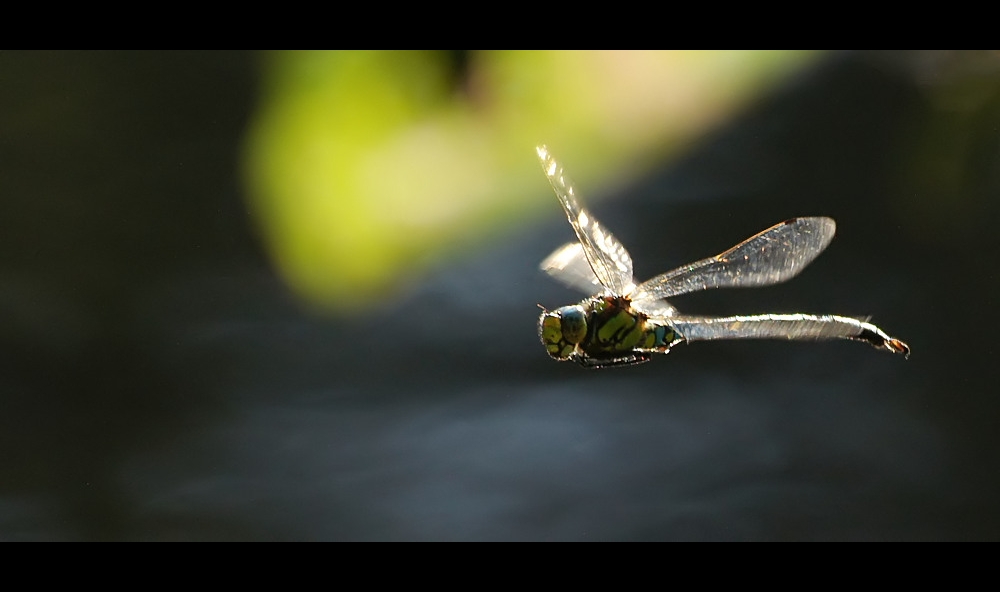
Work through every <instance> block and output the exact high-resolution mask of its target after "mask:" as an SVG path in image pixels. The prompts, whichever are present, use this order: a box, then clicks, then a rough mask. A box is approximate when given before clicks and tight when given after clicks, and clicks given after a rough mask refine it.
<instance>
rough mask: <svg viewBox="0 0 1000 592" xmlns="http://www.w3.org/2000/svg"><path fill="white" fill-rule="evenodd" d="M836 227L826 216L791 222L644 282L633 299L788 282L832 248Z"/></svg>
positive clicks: (640, 302)
mask: <svg viewBox="0 0 1000 592" xmlns="http://www.w3.org/2000/svg"><path fill="white" fill-rule="evenodd" d="M836 229H837V225H836V224H835V223H834V221H833V220H831V219H830V218H792V219H791V220H786V221H785V222H782V223H781V224H776V225H774V226H772V227H771V228H768V229H767V230H765V231H764V232H761V233H759V234H757V235H755V236H752V237H750V238H748V239H747V240H745V241H743V242H742V243H740V244H738V245H736V246H735V247H733V248H731V249H729V250H728V251H726V252H724V253H721V254H719V255H716V256H715V257H709V258H708V259H702V260H701V261H697V262H695V263H690V264H688V265H684V266H682V267H678V268H677V269H675V270H673V271H668V272H667V273H664V274H662V275H658V276H656V277H655V278H653V279H651V280H649V281H647V282H643V283H642V284H641V285H640V286H639V287H637V288H636V290H635V293H634V294H633V296H632V300H633V302H636V303H639V305H640V306H641V304H642V303H643V302H645V301H648V300H659V299H662V298H670V297H671V296H677V295H678V294H686V293H688V292H696V291H698V290H707V289H709V288H751V287H755V286H769V285H771V284H778V283H781V282H784V281H786V280H789V279H791V278H793V277H795V276H796V275H798V273H799V272H800V271H802V270H803V269H805V267H806V266H807V265H809V264H810V263H811V262H812V260H813V259H815V258H816V256H817V255H819V254H820V253H822V252H823V249H825V248H826V247H827V245H829V244H830V241H831V240H832V239H833V233H834V231H835V230H836Z"/></svg>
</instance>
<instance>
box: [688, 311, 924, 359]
mask: <svg viewBox="0 0 1000 592" xmlns="http://www.w3.org/2000/svg"><path fill="white" fill-rule="evenodd" d="M669 322H670V324H671V325H672V326H673V327H674V329H675V330H676V331H677V332H678V333H680V334H681V335H682V336H683V337H684V339H685V340H687V341H710V340H715V339H790V340H815V341H818V340H822V339H852V340H855V341H863V342H865V343H867V344H869V345H871V346H872V347H874V348H876V349H884V350H888V351H890V352H892V353H896V354H903V355H904V356H906V357H909V355H910V347H909V346H908V345H906V344H905V343H904V342H902V341H900V340H898V339H895V338H893V337H889V336H888V335H886V334H885V332H884V331H882V330H881V329H879V328H878V327H876V326H875V325H873V324H871V323H869V322H867V319H865V320H861V319H855V318H851V317H842V316H838V315H810V314H763V315H753V316H735V317H691V316H677V317H673V318H671V319H670V321H669Z"/></svg>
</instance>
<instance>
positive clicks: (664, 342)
mask: <svg viewBox="0 0 1000 592" xmlns="http://www.w3.org/2000/svg"><path fill="white" fill-rule="evenodd" d="M535 150H536V151H537V152H538V158H539V160H540V161H541V163H542V169H543V170H544V171H545V176H546V177H548V180H549V183H550V184H551V185H552V189H553V190H555V193H556V197H557V198H559V203H560V204H562V207H563V209H564V210H565V211H566V217H567V218H568V219H569V223H570V225H571V226H572V227H573V230H574V231H575V232H576V237H577V239H579V240H577V241H574V242H571V243H567V244H566V245H563V246H562V247H560V248H558V249H556V250H555V251H554V252H553V253H552V254H551V255H549V256H548V257H547V258H546V259H545V260H544V261H542V263H541V268H542V269H543V270H544V271H545V272H546V273H548V274H549V275H551V276H552V277H554V278H556V279H558V280H560V281H561V282H563V283H565V284H567V285H569V286H570V287H573V288H577V289H580V290H582V291H584V292H585V293H587V294H589V295H590V296H589V297H588V298H586V299H584V300H583V301H581V302H580V303H579V304H574V305H570V306H563V307H561V308H557V309H555V310H551V311H549V310H545V308H544V307H541V306H540V308H542V314H541V316H540V317H539V319H538V335H539V337H540V338H541V340H542V344H543V345H544V346H545V350H546V351H547V352H548V354H549V355H550V356H551V357H553V358H555V359H556V360H561V361H565V360H569V361H573V362H577V363H579V364H580V365H582V366H585V367H588V368H604V367H610V366H627V365H633V364H641V363H643V362H648V361H649V360H650V359H651V358H652V355H653V354H665V353H668V352H669V351H670V348H672V347H674V346H675V345H678V344H680V343H687V342H692V341H711V340H717V339H789V340H805V341H809V340H813V341H816V340H824V339H851V340H854V341H862V342H865V343H867V344H869V345H871V346H872V347H874V348H876V349H881V350H886V351H889V352H892V353H896V354H903V356H904V357H909V355H910V347H909V346H908V345H906V344H905V343H904V342H902V341H900V340H899V339H895V338H893V337H890V336H888V335H886V333H885V332H884V331H882V330H881V329H879V328H878V327H876V326H875V325H873V324H871V323H869V322H868V320H867V319H857V318H853V317H844V316H839V315H829V314H826V315H816V314H802V313H795V314H759V315H749V316H742V315H741V316H728V317H706V316H689V315H683V314H681V313H680V312H678V311H677V309H676V308H674V307H673V306H672V305H671V304H670V303H668V302H667V300H666V299H667V298H671V297H673V296H678V295H680V294H687V293H689V292H697V291H699V290H708V289H711V288H748V287H756V286H769V285H772V284H778V283H781V282H784V281H787V280H789V279H791V278H793V277H795V276H796V275H798V274H799V272H801V271H802V270H803V269H805V267H806V266H807V265H809V264H810V263H811V262H812V261H813V259H815V258H816V257H817V256H818V255H819V254H820V253H822V252H823V250H824V249H826V247H827V245H829V244H830V241H831V240H832V239H833V234H834V231H835V230H836V224H835V223H834V221H833V220H832V219H830V218H823V217H813V218H792V219H790V220H786V221H784V222H781V223H780V224H776V225H774V226H772V227H771V228H768V229H767V230H765V231H763V232H760V233H758V234H756V235H754V236H752V237H750V238H748V239H747V240H745V241H743V242H741V243H740V244H738V245H736V246H735V247H733V248H731V249H729V250H728V251H725V252H723V253H720V254H719V255H716V256H715V257H709V258H707V259H702V260H701V261H696V262H694V263H689V264H687V265H683V266H681V267H678V268H677V269H674V270H673V271H668V272H666V273H664V274H661V275H658V276H656V277H654V278H652V279H650V280H648V281H645V282H643V283H641V284H638V285H637V284H636V283H635V280H634V279H633V278H632V257H631V256H630V255H629V254H628V251H627V250H626V249H625V247H624V246H623V245H622V244H621V243H620V242H618V240H617V239H616V238H615V237H614V236H613V235H612V234H611V233H610V232H608V231H607V229H605V228H604V227H603V226H602V225H601V224H600V223H599V222H598V221H597V220H596V219H595V218H594V216H593V215H592V214H591V213H590V212H589V211H587V209H586V208H584V207H583V206H582V205H581V204H580V202H579V200H578V197H577V195H576V190H575V189H574V187H573V184H572V183H571V182H570V180H569V178H568V177H567V176H566V173H565V171H564V170H563V167H562V165H560V164H559V163H558V162H557V161H556V160H555V159H554V158H553V157H552V154H551V153H550V152H549V150H548V148H547V147H545V146H539V147H537V148H536V149H535Z"/></svg>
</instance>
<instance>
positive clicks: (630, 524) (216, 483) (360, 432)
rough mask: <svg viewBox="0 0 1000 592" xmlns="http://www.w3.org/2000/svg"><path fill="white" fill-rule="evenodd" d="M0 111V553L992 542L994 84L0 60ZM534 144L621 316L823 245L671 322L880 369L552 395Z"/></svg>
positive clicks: (512, 61)
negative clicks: (734, 318)
mask: <svg viewBox="0 0 1000 592" xmlns="http://www.w3.org/2000/svg"><path fill="white" fill-rule="evenodd" d="M578 59H579V60H580V61H575V60H578ZM660 60H665V61H660ZM672 60H675V61H672ZM595 64H596V65H595ZM427 72H431V73H436V74H434V75H433V76H431V75H428V74H427ZM560 72H561V73H562V74H559V76H566V78H565V79H563V78H558V77H557V74H554V73H560ZM566 72H569V73H570V74H571V75H568V74H566ZM523 73H527V74H523ZM661 75H662V76H663V78H658V76H661ZM0 80H2V84H0V206H2V209H0V247H2V248H0V352H2V354H3V355H2V356H0V458H2V462H0V539H3V540H25V539H57V540H63V539H69V540H79V539H84V540H94V539H98V540H100V539H143V540H147V539H152V540H161V539H169V540H174V539H179V540H192V539H198V540H201V539H249V540H261V539H306V540H313V539H335V540H453V539H457V540H480V539H485V540H493V539H504V540H507V539H513V540H607V539H612V540H634V539H640V540H647V539H649V540H659V539H683V540H716V539H723V540H731V539H735V540H785V539H793V540H800V539H823V540H825V539H852V540H854V539H893V540H894V539H963V540H964V539H996V538H997V536H998V534H1000V505H998V503H997V501H996V500H997V499H998V497H1000V477H998V474H997V471H996V470H995V467H996V466H997V464H998V462H1000V441H998V439H997V437H996V432H997V427H998V420H1000V405H998V402H997V394H996V388H995V387H994V386H993V382H992V380H991V374H990V373H989V372H988V370H989V364H990V363H991V362H992V358H993V357H994V355H995V353H996V349H995V348H994V346H993V344H992V341H993V337H994V335H996V334H997V332H998V329H1000V327H998V325H1000V323H998V322H997V320H996V316H995V315H994V309H995V307H994V306H993V304H994V302H995V296H994V295H995V294H996V293H997V289H998V288H1000V286H998V284H1000V276H998V274H997V272H996V270H995V269H994V264H993V262H994V261H996V260H997V258H998V255H1000V252H998V251H1000V242H998V240H997V235H996V230H995V228H996V225H997V223H998V221H1000V216H998V205H997V203H998V202H997V193H998V191H1000V131H998V130H1000V58H998V57H997V55H996V54H994V53H965V52H957V53H947V52H933V53H930V52H923V53H878V54H865V53H857V54H855V53H852V54H831V55H819V54H780V53H779V54H762V55H759V56H758V55H747V54H741V55H736V54H707V55H701V54H697V55H682V56H680V57H675V56H670V55H669V54H667V55H666V57H664V55H661V54H641V55H639V58H636V57H635V56H628V55H624V56H623V55H622V54H520V53H514V54H478V53H471V54H470V53H434V52H431V53H426V54H393V53H389V54H382V53H367V54H252V53H215V52H213V53H137V52H119V53H41V52H39V53H25V52H14V53H10V52H3V53H0ZM428 81H430V82H428ZM721 81H728V82H729V86H726V85H724V84H723V83H722V82H721ZM574 84H576V86H573V85H574ZM630 85H633V86H630ZM386 89H388V90H386ZM364 92H369V93H370V94H368V95H365V94H364ZM602 92H603V93H604V94H602ZM683 93H687V95H684V94H683ZM595 96H597V97H598V99H599V100H598V99H594V98H593V97H595ZM678 97H679V98H678ZM588 101H590V102H589V103H588ZM664 105H666V106H664ZM401 130H402V131H401ZM541 142H546V143H548V144H549V146H550V148H552V150H553V152H554V154H555V155H556V156H557V157H558V158H559V159H560V160H561V161H562V162H563V164H564V165H565V166H566V168H567V170H568V172H569V173H570V174H571V175H572V176H573V177H574V179H576V181H577V185H578V189H579V190H580V191H581V193H582V194H583V196H584V198H585V199H586V200H587V203H588V204H589V205H590V206H591V209H592V210H593V211H594V213H595V214H596V216H597V217H598V218H599V219H600V220H601V221H602V222H603V223H604V224H605V225H606V226H608V227H609V228H610V229H612V230H613V231H614V233H615V234H616V236H617V237H618V238H619V239H621V240H622V242H623V243H624V244H625V245H626V246H627V247H628V248H629V250H630V252H631V254H632V257H633V259H634V260H635V264H636V274H637V277H638V279H640V280H641V279H645V278H647V277H650V276H652V275H655V274H658V273H660V272H663V271H666V270H668V269H671V268H673V267H675V266H677V265H680V264H683V263H687V262H690V261H693V260H696V259H700V258H702V257H705V256H708V255H712V254H715V253H717V252H719V251H722V250H723V249H726V248H728V247H730V246H732V245H733V244H735V243H736V242H738V241H740V240H743V239H744V238H747V237H748V236H750V235H752V234H754V233H756V232H758V231H760V230H763V229H764V228H766V227H768V226H770V225H772V224H774V223H776V222H778V221H780V220H783V219H786V218H789V217H792V216H803V215H806V216H808V215H826V216H831V217H833V218H835V219H836V220H837V223H838V231H837V237H836V238H835V239H834V241H833V243H832V244H831V246H830V248H829V249H828V250H827V252H825V253H824V254H823V255H822V256H821V257H820V258H819V259H817V260H816V262H814V263H813V264H812V265H811V266H810V267H809V268H808V269H807V270H806V271H805V272H803V273H802V274H801V275H800V276H799V277H798V278H795V279H794V280H792V281H791V282H789V283H787V284H784V285H779V286H774V287H769V288H762V289H757V290H720V291H715V292H707V293H701V294H691V295H686V296H682V297H680V298H677V299H675V300H674V301H673V304H675V305H676V306H677V307H678V308H679V309H681V310H682V311H683V312H690V313H700V314H739V313H747V314H751V313H760V312H815V313H837V314H845V315H862V316H863V315H869V314H871V315H873V322H875V323H876V324H878V325H879V326H880V327H882V328H883V329H885V330H886V331H887V332H888V333H889V334H890V335H893V336H896V337H899V338H901V339H903V340H905V341H907V342H908V343H909V345H910V346H911V347H912V348H913V355H912V356H911V358H910V359H909V360H906V361H904V360H903V359H902V358H901V357H898V356H891V355H888V354H884V353H881V352H876V351H874V350H872V349H871V348H869V347H867V346H864V345H862V344H857V343H848V342H831V343H820V344H810V343H800V344H796V343H782V342H730V343H721V342H720V343H711V344H695V345H690V346H682V347H678V348H677V349H676V350H675V351H672V352H671V353H670V354H669V355H668V356H663V357H658V358H655V359H654V360H653V361H652V362H651V363H649V364H646V365H643V366H639V367H634V368H627V369H617V370H605V371H588V370H584V369H582V368H579V367H577V366H574V365H570V364H559V363H557V362H554V361H552V360H550V359H549V358H548V357H547V356H546V355H545V353H544V350H543V348H542V346H541V344H540V343H539V342H538V338H537V335H536V327H535V324H536V320H537V315H538V312H539V311H538V308H537V306H536V305H537V304H542V305H544V306H546V307H548V308H553V307H556V306H561V305H563V304H569V303H572V302H575V301H577V300H579V299H580V297H581V295H579V294H576V293H573V292H572V291H571V290H569V289H567V288H564V287H562V286H561V285H559V284H557V283H556V282H554V281H552V280H551V279H549V278H548V277H546V276H545V274H543V273H541V272H540V271H538V269H537V265H538V262H539V261H540V260H541V259H542V258H544V257H545V255H547V254H548V253H549V252H550V251H551V250H552V249H554V248H555V247H557V246H559V245H561V244H563V243H564V242H566V241H568V240H571V239H572V231H571V230H570V228H569V225H568V224H567V223H566V220H565V218H564V217H563V215H562V212H561V211H560V209H559V207H558V204H557V202H556V200H555V198H554V197H553V196H552V194H551V190H550V189H549V187H548V183H547V182H546V181H545V178H544V176H543V175H542V173H541V171H540V169H539V167H538V165H537V162H536V159H535V156H534V151H533V148H534V145H535V144H536V143H541ZM428 188H429V189H428ZM466 188H468V189H466ZM420 191H424V192H423V193H421V192H420ZM605 197H607V198H609V199H603V198H605Z"/></svg>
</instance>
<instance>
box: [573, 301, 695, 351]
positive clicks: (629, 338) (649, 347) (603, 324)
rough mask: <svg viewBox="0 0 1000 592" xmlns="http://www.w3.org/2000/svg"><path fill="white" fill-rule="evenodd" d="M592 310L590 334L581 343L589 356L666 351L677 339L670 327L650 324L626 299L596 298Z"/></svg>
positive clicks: (589, 322) (589, 323)
mask: <svg viewBox="0 0 1000 592" xmlns="http://www.w3.org/2000/svg"><path fill="white" fill-rule="evenodd" d="M590 310H591V315H590V320H589V321H588V325H590V331H589V332H588V335H587V339H586V340H585V341H584V342H583V343H581V344H580V349H582V350H583V352H584V353H585V354H587V355H588V356H591V357H595V358H611V357H617V356H620V355H622V354H627V353H632V352H635V351H636V350H640V351H642V350H644V351H666V349H667V348H669V346H670V344H671V343H673V341H674V340H675V339H676V334H675V333H674V332H673V330H672V329H671V328H670V327H669V326H667V325H664V324H659V323H651V322H649V319H648V317H647V316H646V315H645V314H643V313H641V312H639V311H636V310H635V309H633V308H632V305H631V303H630V302H629V300H628V299H627V298H624V297H620V296H608V297H602V298H595V299H594V300H593V301H592V303H591V306H590Z"/></svg>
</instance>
